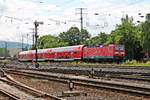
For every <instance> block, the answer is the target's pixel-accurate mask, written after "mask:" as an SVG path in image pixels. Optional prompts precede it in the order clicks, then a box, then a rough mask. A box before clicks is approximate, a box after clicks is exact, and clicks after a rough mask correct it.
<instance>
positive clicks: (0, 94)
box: [0, 92, 11, 100]
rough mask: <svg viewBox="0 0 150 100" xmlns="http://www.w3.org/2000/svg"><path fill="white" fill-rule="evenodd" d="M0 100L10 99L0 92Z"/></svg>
mask: <svg viewBox="0 0 150 100" xmlns="http://www.w3.org/2000/svg"><path fill="white" fill-rule="evenodd" d="M0 100H11V99H10V98H9V97H8V96H6V95H5V94H3V93H1V92H0Z"/></svg>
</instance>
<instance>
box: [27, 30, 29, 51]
mask: <svg viewBox="0 0 150 100" xmlns="http://www.w3.org/2000/svg"><path fill="white" fill-rule="evenodd" d="M28 37H29V34H28V33H27V50H28Z"/></svg>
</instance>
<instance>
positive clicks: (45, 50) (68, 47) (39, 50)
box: [19, 45, 84, 54]
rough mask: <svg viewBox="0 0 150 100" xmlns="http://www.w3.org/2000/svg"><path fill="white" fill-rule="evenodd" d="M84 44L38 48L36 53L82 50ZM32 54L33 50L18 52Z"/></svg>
mask: <svg viewBox="0 0 150 100" xmlns="http://www.w3.org/2000/svg"><path fill="white" fill-rule="evenodd" d="M83 46H84V45H76V46H66V47H58V48H47V49H38V53H45V52H66V51H80V50H82V48H83ZM30 53H31V54H32V53H35V50H28V51H22V52H20V53H19V54H30Z"/></svg>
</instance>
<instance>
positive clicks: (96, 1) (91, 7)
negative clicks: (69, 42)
mask: <svg viewBox="0 0 150 100" xmlns="http://www.w3.org/2000/svg"><path fill="white" fill-rule="evenodd" d="M78 8H84V9H83V26H84V29H87V30H88V32H89V33H90V34H91V35H92V36H96V35H98V34H99V33H100V32H106V33H107V34H110V32H111V31H112V30H114V29H115V27H116V24H120V19H121V18H122V17H124V16H125V15H126V14H128V15H129V16H132V17H133V18H134V23H135V24H138V23H137V21H141V22H142V21H144V20H145V15H146V14H147V13H149V12H150V0H0V40H3V41H15V42H21V41H22V39H23V41H24V43H32V34H33V33H32V32H33V30H32V29H33V28H34V24H33V23H34V21H35V20H37V21H42V22H44V24H43V25H40V26H39V27H38V28H39V29H38V34H39V35H40V36H43V35H47V34H51V35H54V36H57V35H58V34H59V33H60V32H64V31H67V30H68V29H69V28H70V27H71V26H76V27H79V29H80V14H79V13H80V10H79V9H78ZM140 16H144V17H140Z"/></svg>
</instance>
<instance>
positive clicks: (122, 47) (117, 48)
mask: <svg viewBox="0 0 150 100" xmlns="http://www.w3.org/2000/svg"><path fill="white" fill-rule="evenodd" d="M116 50H124V45H118V46H116Z"/></svg>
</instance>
